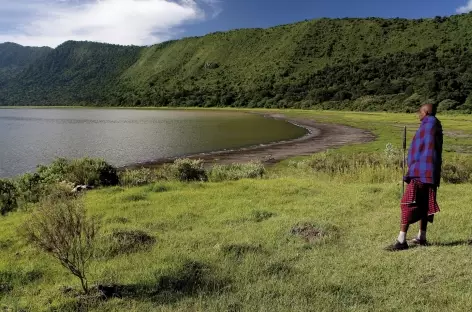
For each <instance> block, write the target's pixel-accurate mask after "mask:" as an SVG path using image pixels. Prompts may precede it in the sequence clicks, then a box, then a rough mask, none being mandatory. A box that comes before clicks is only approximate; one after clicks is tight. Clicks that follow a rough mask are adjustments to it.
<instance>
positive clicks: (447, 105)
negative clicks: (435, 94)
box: [438, 99, 460, 113]
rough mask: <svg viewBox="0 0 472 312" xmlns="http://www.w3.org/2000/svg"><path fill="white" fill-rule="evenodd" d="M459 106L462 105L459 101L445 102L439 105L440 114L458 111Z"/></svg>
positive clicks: (448, 100)
mask: <svg viewBox="0 0 472 312" xmlns="http://www.w3.org/2000/svg"><path fill="white" fill-rule="evenodd" d="M459 105H460V103H459V102H457V101H454V100H450V99H447V100H444V101H442V102H440V103H439V105H438V113H441V112H445V111H449V110H453V109H456V108H457V107H458V106H459Z"/></svg>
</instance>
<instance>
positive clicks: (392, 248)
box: [385, 240, 408, 251]
mask: <svg viewBox="0 0 472 312" xmlns="http://www.w3.org/2000/svg"><path fill="white" fill-rule="evenodd" d="M406 249H408V244H407V242H406V241H405V242H404V243H400V242H399V241H398V240H397V241H396V243H395V244H393V245H390V246H387V247H386V248H385V250H387V251H400V250H406Z"/></svg>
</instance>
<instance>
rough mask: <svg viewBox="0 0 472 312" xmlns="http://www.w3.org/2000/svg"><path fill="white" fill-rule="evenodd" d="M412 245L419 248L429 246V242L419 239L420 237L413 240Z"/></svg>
mask: <svg viewBox="0 0 472 312" xmlns="http://www.w3.org/2000/svg"><path fill="white" fill-rule="evenodd" d="M410 243H412V244H414V245H419V246H428V241H427V240H426V239H419V238H418V237H415V238H413V239H412V240H411V241H410Z"/></svg>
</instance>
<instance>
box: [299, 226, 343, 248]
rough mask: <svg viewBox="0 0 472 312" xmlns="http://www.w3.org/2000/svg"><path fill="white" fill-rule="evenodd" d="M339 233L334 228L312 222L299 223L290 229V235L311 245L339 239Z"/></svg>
mask: <svg viewBox="0 0 472 312" xmlns="http://www.w3.org/2000/svg"><path fill="white" fill-rule="evenodd" d="M337 232H338V231H337V229H336V228H335V227H333V226H320V225H317V224H314V223H310V222H301V223H298V224H296V225H294V226H293V227H292V228H291V229H290V234H292V235H294V236H297V237H300V238H301V239H303V240H304V241H305V242H306V243H309V244H316V243H318V242H321V241H324V240H326V239H329V238H334V237H337V234H338V233H337Z"/></svg>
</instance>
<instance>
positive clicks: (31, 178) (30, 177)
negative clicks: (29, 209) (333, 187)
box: [15, 173, 46, 204]
mask: <svg viewBox="0 0 472 312" xmlns="http://www.w3.org/2000/svg"><path fill="white" fill-rule="evenodd" d="M15 184H16V187H17V188H18V192H19V194H20V199H21V202H22V203H23V204H24V203H37V202H39V201H40V200H41V198H42V197H43V196H44V194H45V192H46V190H45V188H46V184H45V183H44V182H43V181H42V179H41V176H40V175H39V174H38V173H26V174H24V175H21V176H19V177H18V178H17V179H16V180H15Z"/></svg>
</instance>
